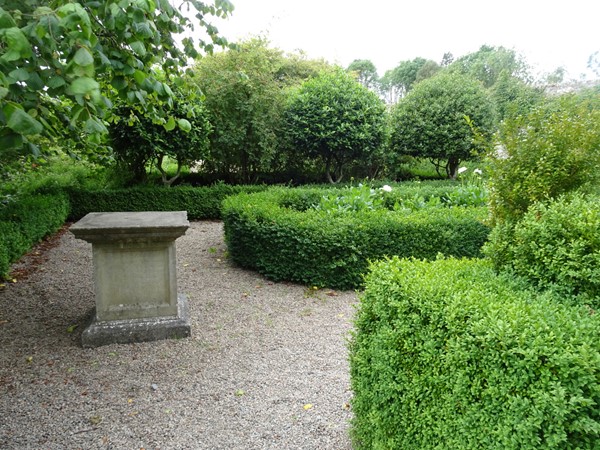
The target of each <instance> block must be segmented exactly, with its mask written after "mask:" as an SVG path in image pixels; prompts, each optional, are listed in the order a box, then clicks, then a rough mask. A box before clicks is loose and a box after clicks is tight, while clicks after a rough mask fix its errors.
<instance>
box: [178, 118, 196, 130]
mask: <svg viewBox="0 0 600 450" xmlns="http://www.w3.org/2000/svg"><path fill="white" fill-rule="evenodd" d="M177 126H178V127H179V128H180V129H182V130H183V131H185V132H186V133H189V132H190V131H191V130H192V124H191V123H190V121H189V120H187V119H178V120H177Z"/></svg>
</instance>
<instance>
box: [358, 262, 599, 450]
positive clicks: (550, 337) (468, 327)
mask: <svg viewBox="0 0 600 450" xmlns="http://www.w3.org/2000/svg"><path fill="white" fill-rule="evenodd" d="M556 297H557V294H556V293H553V292H552V291H546V292H544V293H540V292H539V291H535V290H533V289H532V288H529V287H528V286H527V284H525V283H523V282H519V281H517V279H512V278H510V277H509V276H508V275H506V274H505V275H497V274H496V272H495V271H494V270H493V268H492V267H491V264H490V263H489V261H488V260H484V259H480V260H457V259H440V260H436V261H433V262H423V261H416V260H401V259H398V258H393V259H392V260H391V261H381V262H378V263H376V264H375V265H374V266H373V270H372V272H371V273H370V275H369V276H368V278H367V282H366V290H365V292H364V294H363V295H362V297H361V300H360V305H359V308H358V312H357V316H356V319H355V320H356V323H355V325H356V327H355V333H354V335H353V337H352V339H351V343H350V367H351V385H352V389H353V391H354V397H353V400H352V407H353V411H354V419H353V425H352V435H353V439H354V442H355V446H356V448H365V449H373V450H377V449H382V450H383V449H391V448H393V449H398V450H400V449H415V450H426V449H466V450H468V449H482V448H483V449H502V450H510V449H514V450H517V449H518V450H524V449H536V450H539V449H553V450H554V449H598V443H599V442H600V407H599V405H600V340H599V339H598V336H600V315H598V314H594V312H593V311H591V310H590V309H589V308H587V307H583V306H572V305H571V306H569V305H567V304H565V303H561V301H559V299H558V298H556Z"/></svg>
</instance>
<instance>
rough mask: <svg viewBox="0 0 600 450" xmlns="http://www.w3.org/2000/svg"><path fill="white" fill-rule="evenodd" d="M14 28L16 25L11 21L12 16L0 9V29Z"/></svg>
mask: <svg viewBox="0 0 600 450" xmlns="http://www.w3.org/2000/svg"><path fill="white" fill-rule="evenodd" d="M16 26H17V24H16V23H15V21H14V20H13V18H12V16H11V15H10V14H9V13H8V12H7V11H5V10H4V9H2V8H0V29H3V28H13V27H16Z"/></svg>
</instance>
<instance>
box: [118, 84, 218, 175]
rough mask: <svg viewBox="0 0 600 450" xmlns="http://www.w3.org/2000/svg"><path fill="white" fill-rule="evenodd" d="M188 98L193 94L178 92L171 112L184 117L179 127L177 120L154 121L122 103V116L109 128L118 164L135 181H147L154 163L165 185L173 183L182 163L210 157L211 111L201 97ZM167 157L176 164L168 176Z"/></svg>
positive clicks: (120, 113)
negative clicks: (149, 167)
mask: <svg viewBox="0 0 600 450" xmlns="http://www.w3.org/2000/svg"><path fill="white" fill-rule="evenodd" d="M191 97H193V96H191ZM188 98H190V95H189V94H186V93H185V91H184V90H179V89H178V90H177V91H176V95H175V100H174V103H173V108H172V109H171V110H170V112H171V113H172V114H173V115H174V116H175V117H180V118H181V119H179V121H180V122H181V123H180V125H179V126H175V120H173V123H172V126H171V127H165V126H163V125H160V124H155V123H153V122H152V120H151V119H150V118H148V117H146V116H144V115H139V113H138V114H136V110H135V109H133V108H130V107H128V106H123V105H122V106H120V107H119V108H118V109H117V110H116V111H115V115H116V116H119V117H118V119H117V120H115V122H114V123H113V124H111V126H110V128H109V131H110V138H111V139H110V142H111V146H112V148H113V152H114V154H115V157H116V160H117V163H118V164H119V166H120V167H121V168H122V169H123V171H125V172H126V173H128V175H129V179H130V180H131V182H132V183H140V182H143V181H145V179H146V167H147V165H148V164H149V163H152V164H154V165H155V166H156V168H157V169H158V170H159V171H160V173H161V177H162V181H163V184H164V185H167V186H170V185H171V184H172V183H173V182H174V181H175V180H176V179H177V178H178V177H179V175H180V174H181V169H182V167H183V166H189V165H190V164H192V163H194V161H199V160H203V159H206V157H207V156H208V148H209V140H208V135H209V133H210V131H211V125H210V123H209V121H208V114H207V112H206V110H205V108H204V106H203V104H202V102H201V101H200V100H199V99H197V100H192V101H189V100H188ZM183 121H185V123H184V122H183ZM167 128H170V129H167ZM165 159H172V160H174V161H176V163H177V169H176V172H175V174H174V175H173V176H172V177H168V175H167V172H166V170H165V167H164V163H165Z"/></svg>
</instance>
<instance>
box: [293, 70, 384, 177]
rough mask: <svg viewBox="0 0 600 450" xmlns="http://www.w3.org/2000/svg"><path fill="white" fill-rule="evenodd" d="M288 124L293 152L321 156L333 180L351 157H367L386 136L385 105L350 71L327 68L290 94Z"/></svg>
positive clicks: (376, 149)
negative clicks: (327, 69) (351, 74)
mask: <svg viewBox="0 0 600 450" xmlns="http://www.w3.org/2000/svg"><path fill="white" fill-rule="evenodd" d="M285 124H286V130H287V135H288V139H289V142H290V145H291V146H292V148H293V153H295V154H297V155H300V156H301V157H308V158H315V159H316V158H320V159H321V160H322V161H323V163H324V164H325V174H326V176H327V178H328V180H329V181H330V182H331V183H333V182H337V181H340V180H341V179H342V176H343V172H342V170H343V166H344V165H345V164H347V163H348V162H350V161H352V160H357V159H358V160H361V161H367V160H368V158H369V156H372V155H373V154H374V153H376V152H377V151H378V150H379V149H380V148H381V146H382V144H383V141H384V137H385V106H384V104H383V103H382V102H381V100H380V99H379V98H378V97H377V95H376V94H375V93H373V92H371V91H369V90H368V89H367V88H365V87H364V86H362V85H360V84H359V83H358V82H357V81H356V80H354V79H353V78H352V77H351V76H350V75H348V74H347V73H345V72H343V71H341V70H338V71H335V72H325V73H322V74H321V75H320V76H318V77H316V78H313V79H311V80H308V81H306V82H305V83H304V84H303V85H302V86H301V87H300V88H299V89H298V90H296V91H295V92H293V93H292V94H291V96H290V98H289V101H288V104H287V107H286V111H285Z"/></svg>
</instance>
